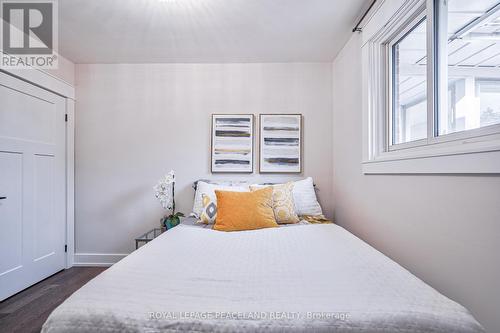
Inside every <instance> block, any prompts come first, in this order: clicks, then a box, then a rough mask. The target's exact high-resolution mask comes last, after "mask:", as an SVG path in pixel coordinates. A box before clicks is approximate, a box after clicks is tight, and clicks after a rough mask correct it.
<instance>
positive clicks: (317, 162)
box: [75, 63, 333, 262]
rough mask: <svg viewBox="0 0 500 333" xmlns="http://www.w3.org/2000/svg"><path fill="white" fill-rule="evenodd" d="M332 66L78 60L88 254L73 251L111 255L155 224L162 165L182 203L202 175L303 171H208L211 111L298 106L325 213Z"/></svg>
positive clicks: (79, 242) (309, 168)
mask: <svg viewBox="0 0 500 333" xmlns="http://www.w3.org/2000/svg"><path fill="white" fill-rule="evenodd" d="M331 71H332V64H328V63H314V64H156V65H155V64H144V65H77V67H76V89H77V102H76V144H75V152H76V203H75V210H76V252H77V254H78V253H80V254H82V253H83V254H85V253H90V255H77V258H76V261H77V262H78V261H86V262H104V261H110V262H112V261H114V260H115V259H116V258H119V257H120V254H124V253H128V252H130V251H132V249H133V248H134V238H135V237H136V236H138V235H139V234H141V233H142V232H145V231H147V230H148V229H149V228H151V227H155V226H158V225H159V219H160V217H161V216H162V214H163V211H162V210H161V208H160V205H159V203H158V202H157V201H156V199H155V198H154V196H153V190H152V187H153V185H154V184H155V183H156V182H157V180H158V179H159V178H160V177H161V176H162V175H163V174H164V173H165V172H167V171H169V170H170V169H174V170H175V171H176V172H177V180H178V184H177V199H178V200H177V202H178V207H179V209H180V211H182V212H184V213H189V212H190V211H191V208H192V200H193V194H194V193H193V190H192V188H191V185H192V182H193V181H194V180H197V179H200V178H210V179H220V178H224V179H236V180H240V179H241V180H245V179H254V180H255V181H259V180H266V181H275V180H281V179H292V178H301V177H302V176H301V175H294V176H272V175H270V176H260V175H259V174H258V173H257V172H255V174H254V175H251V176H249V175H224V176H212V175H211V174H210V126H211V125H210V124H211V123H210V122H211V114H212V113H253V114H255V115H258V114H259V113H302V114H303V115H304V158H305V161H304V174H303V176H312V177H314V179H315V182H316V184H317V186H318V188H319V193H318V195H319V198H320V201H321V203H322V205H323V208H324V210H325V213H326V215H328V216H331V215H332V212H333V209H332V187H331V180H332V172H331V167H332V131H331V123H332V113H331V110H332V84H331V80H332V78H331ZM256 125H257V119H256ZM255 142H256V143H257V140H255ZM255 148H256V149H257V145H256V146H255ZM257 156H258V154H257V150H256V153H255V156H254V159H255V161H256V160H257ZM256 168H257V163H256V162H255V169H256ZM93 254H94V255H93ZM95 254H111V256H100V255H95ZM115 254H118V256H114V255H115Z"/></svg>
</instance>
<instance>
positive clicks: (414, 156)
mask: <svg viewBox="0 0 500 333" xmlns="http://www.w3.org/2000/svg"><path fill="white" fill-rule="evenodd" d="M363 173H364V174H420V173H421V174H500V140H498V139H497V140H487V141H473V142H471V141H468V140H463V141H459V142H457V141H455V142H454V144H442V145H427V146H421V147H414V148H408V149H401V150H396V151H389V152H383V153H380V154H379V155H378V156H376V157H375V158H373V159H371V160H368V161H364V162H363Z"/></svg>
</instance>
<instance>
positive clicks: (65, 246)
mask: <svg viewBox="0 0 500 333" xmlns="http://www.w3.org/2000/svg"><path fill="white" fill-rule="evenodd" d="M64 252H68V245H67V244H65V245H64Z"/></svg>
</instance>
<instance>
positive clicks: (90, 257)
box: [73, 253, 128, 267]
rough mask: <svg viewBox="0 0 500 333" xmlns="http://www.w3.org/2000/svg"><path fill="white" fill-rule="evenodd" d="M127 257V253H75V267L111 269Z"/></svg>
mask: <svg viewBox="0 0 500 333" xmlns="http://www.w3.org/2000/svg"><path fill="white" fill-rule="evenodd" d="M126 256H128V254H125V253H75V260H74V263H73V266H82V267H109V266H111V265H113V264H116V263H117V262H118V261H120V260H122V259H123V258H125V257H126Z"/></svg>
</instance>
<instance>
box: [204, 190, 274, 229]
mask: <svg viewBox="0 0 500 333" xmlns="http://www.w3.org/2000/svg"><path fill="white" fill-rule="evenodd" d="M215 195H216V196H217V220H216V221H215V225H214V230H220V231H242V230H254V229H261V228H272V227H277V226H278V224H277V223H276V220H275V219H274V212H273V198H272V195H273V190H272V188H270V187H269V188H264V189H262V190H258V191H254V192H229V191H217V190H216V191H215Z"/></svg>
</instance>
